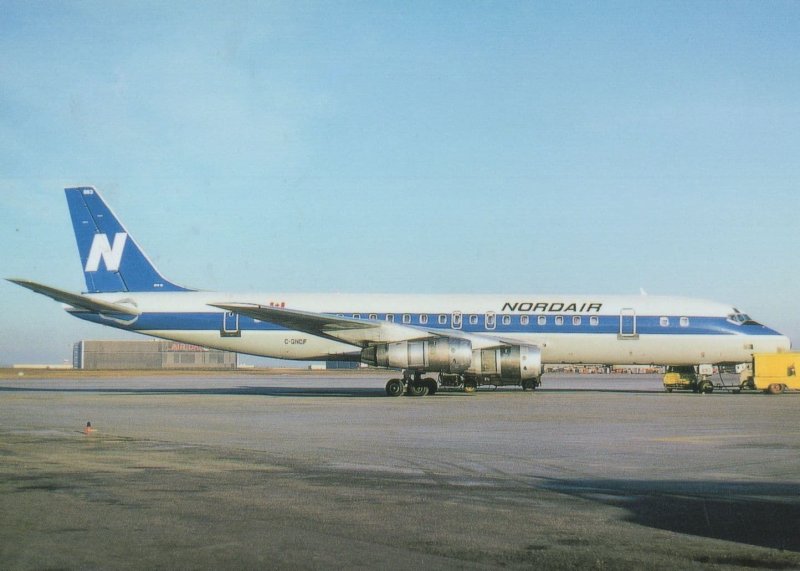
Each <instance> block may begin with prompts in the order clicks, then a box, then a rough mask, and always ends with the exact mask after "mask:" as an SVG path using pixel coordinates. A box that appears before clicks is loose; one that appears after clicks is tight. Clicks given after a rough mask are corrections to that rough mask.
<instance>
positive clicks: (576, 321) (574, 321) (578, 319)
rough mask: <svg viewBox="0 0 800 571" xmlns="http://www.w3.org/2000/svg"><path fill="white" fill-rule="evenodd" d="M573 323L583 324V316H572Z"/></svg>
mask: <svg viewBox="0 0 800 571" xmlns="http://www.w3.org/2000/svg"><path fill="white" fill-rule="evenodd" d="M572 324H573V325H580V324H581V316H580V315H576V316H574V317H573V318H572Z"/></svg>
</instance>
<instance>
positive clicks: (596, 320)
mask: <svg viewBox="0 0 800 571" xmlns="http://www.w3.org/2000/svg"><path fill="white" fill-rule="evenodd" d="M589 325H591V326H592V327H597V326H598V325H600V318H599V317H597V316H596V315H592V316H591V317H590V318H589Z"/></svg>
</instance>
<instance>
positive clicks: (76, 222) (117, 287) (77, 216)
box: [64, 186, 187, 293]
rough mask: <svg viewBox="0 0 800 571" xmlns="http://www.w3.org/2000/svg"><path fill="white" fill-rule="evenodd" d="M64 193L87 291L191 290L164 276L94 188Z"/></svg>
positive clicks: (76, 189)
mask: <svg viewBox="0 0 800 571" xmlns="http://www.w3.org/2000/svg"><path fill="white" fill-rule="evenodd" d="M64 192H65V193H66V195H67V204H68V205H69V213H70V216H71V217H72V227H73V229H74V230H75V240H76V241H77V242H78V252H79V253H80V256H81V264H82V265H83V275H84V277H85V278H86V289H87V293H103V292H123V291H130V292H138V291H187V290H186V288H183V287H181V286H178V285H175V284H173V283H172V282H170V281H168V280H166V279H164V277H163V276H162V275H161V274H160V273H159V272H158V270H157V269H156V268H155V266H153V264H152V262H151V261H150V260H149V259H148V258H147V256H146V255H145V254H144V252H142V250H141V248H139V245H138V244H137V243H136V242H135V241H134V240H133V238H132V237H131V236H130V235H129V234H128V231H127V230H126V229H125V227H124V226H123V225H122V223H121V222H120V221H119V220H118V219H117V217H116V216H115V215H114V213H113V212H112V211H111V209H110V208H109V207H108V205H107V204H106V203H105V201H104V200H103V197H102V196H100V193H99V192H97V191H96V190H95V189H94V188H93V187H91V186H83V187H78V188H65V189H64Z"/></svg>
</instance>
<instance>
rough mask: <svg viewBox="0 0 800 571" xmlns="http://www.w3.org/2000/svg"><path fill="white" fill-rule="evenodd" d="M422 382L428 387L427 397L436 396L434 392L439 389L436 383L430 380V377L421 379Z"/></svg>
mask: <svg viewBox="0 0 800 571" xmlns="http://www.w3.org/2000/svg"><path fill="white" fill-rule="evenodd" d="M422 382H423V383H425V384H426V385H428V394H429V395H435V394H436V391H437V390H438V389H439V387H438V386H437V384H436V381H435V380H434V379H432V378H431V377H425V378H424V379H422Z"/></svg>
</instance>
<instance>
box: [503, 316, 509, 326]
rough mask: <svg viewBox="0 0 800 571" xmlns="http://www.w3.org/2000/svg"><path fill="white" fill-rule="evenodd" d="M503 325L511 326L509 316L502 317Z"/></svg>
mask: <svg viewBox="0 0 800 571" xmlns="http://www.w3.org/2000/svg"><path fill="white" fill-rule="evenodd" d="M503 325H511V316H510V315H504V316H503Z"/></svg>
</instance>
